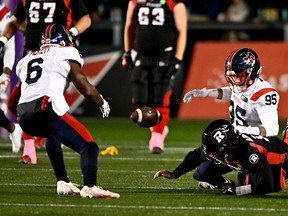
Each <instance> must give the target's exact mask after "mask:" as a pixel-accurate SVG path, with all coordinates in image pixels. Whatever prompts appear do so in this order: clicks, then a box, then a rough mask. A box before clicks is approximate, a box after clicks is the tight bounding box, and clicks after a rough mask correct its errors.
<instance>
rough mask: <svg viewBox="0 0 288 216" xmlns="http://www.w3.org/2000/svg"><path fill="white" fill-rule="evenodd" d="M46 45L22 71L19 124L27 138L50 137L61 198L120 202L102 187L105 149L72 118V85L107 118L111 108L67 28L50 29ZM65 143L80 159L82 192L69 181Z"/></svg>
mask: <svg viewBox="0 0 288 216" xmlns="http://www.w3.org/2000/svg"><path fill="white" fill-rule="evenodd" d="M42 43H43V45H42V46H41V48H40V50H38V51H34V52H32V53H31V54H28V55H26V56H25V57H24V58H23V59H21V60H20V61H19V63H18V64H17V67H16V74H17V76H18V77H19V79H20V80H21V97H20V100H19V104H18V110H17V111H18V115H19V123H20V125H21V127H22V129H23V130H24V131H25V132H26V133H27V134H29V135H31V136H39V137H47V140H46V149H47V153H48V156H49V159H50V161H51V164H52V166H53V169H54V173H55V175H56V179H57V193H58V194H69V193H71V194H80V195H81V196H82V197H84V198H86V197H89V198H92V197H104V198H119V197H120V195H119V194H117V193H113V192H110V191H106V190H103V189H101V188H100V187H97V186H96V182H97V181H96V180H97V170H98V167H97V160H98V154H99V147H98V145H97V144H96V142H95V140H94V139H93V137H92V135H91V134H90V132H89V131H88V130H87V128H86V127H85V126H84V125H82V124H81V123H80V122H79V121H78V120H77V119H75V118H74V117H73V116H72V115H71V114H69V106H68V104H67V102H66V100H65V98H64V95H63V94H64V92H65V89H66V88H67V87H68V85H69V83H70V81H72V83H73V84H74V85H75V87H76V88H77V90H78V91H79V92H80V93H81V94H82V95H83V96H84V97H85V98H86V99H87V100H88V101H90V102H91V103H93V104H96V105H97V106H99V108H100V110H101V112H102V114H103V118H104V117H108V115H109V113H110V108H109V104H108V102H107V101H106V100H105V99H104V98H103V97H102V95H100V94H99V92H98V90H97V89H96V88H95V87H94V86H93V85H91V84H90V83H89V82H88V80H87V78H86V76H85V75H84V73H83V72H82V70H81V67H82V65H83V59H82V56H81V54H80V53H79V52H78V50H77V49H76V48H75V47H73V42H72V38H71V36H70V35H69V33H68V32H67V30H66V29H65V28H64V27H63V26H62V25H59V24H51V25H49V26H48V27H47V29H46V31H45V34H44V36H43V39H42ZM61 143H63V144H64V145H65V146H67V147H69V148H71V149H73V150H74V151H76V152H78V153H79V154H80V164H81V169H82V174H83V185H84V187H83V188H82V190H81V191H80V189H79V188H78V187H76V186H75V185H74V184H73V183H71V181H70V179H69V177H68V175H67V172H66V169H65V165H64V160H63V152H62V149H61Z"/></svg>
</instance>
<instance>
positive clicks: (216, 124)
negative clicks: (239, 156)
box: [202, 119, 237, 162]
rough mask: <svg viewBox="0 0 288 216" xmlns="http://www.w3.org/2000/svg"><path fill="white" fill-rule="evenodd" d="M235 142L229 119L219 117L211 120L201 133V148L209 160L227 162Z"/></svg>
mask: <svg viewBox="0 0 288 216" xmlns="http://www.w3.org/2000/svg"><path fill="white" fill-rule="evenodd" d="M236 142H237V135H236V134H235V133H234V131H233V128H232V125H231V123H230V122H229V121H227V120H224V119H220V120H216V121H213V122H211V123H210V124H209V125H208V126H207V127H206V128H205V130H204V132H203V134H202V149H203V151H204V153H205V154H206V156H207V158H208V159H209V160H213V161H215V162H216V161H224V162H227V159H228V157H229V156H230V154H231V153H232V152H233V150H234V148H235V144H236Z"/></svg>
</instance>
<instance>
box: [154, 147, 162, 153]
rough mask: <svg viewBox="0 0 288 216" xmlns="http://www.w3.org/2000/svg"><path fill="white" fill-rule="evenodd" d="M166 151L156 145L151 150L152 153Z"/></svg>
mask: <svg viewBox="0 0 288 216" xmlns="http://www.w3.org/2000/svg"><path fill="white" fill-rule="evenodd" d="M163 152H164V151H163V150H162V149H161V148H159V147H154V148H153V149H152V151H151V153H152V154H161V153H163Z"/></svg>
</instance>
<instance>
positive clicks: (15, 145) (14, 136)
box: [9, 124, 23, 153]
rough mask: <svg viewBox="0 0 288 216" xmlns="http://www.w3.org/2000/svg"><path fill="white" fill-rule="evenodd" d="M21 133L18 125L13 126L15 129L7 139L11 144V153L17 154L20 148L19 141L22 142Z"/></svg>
mask: <svg viewBox="0 0 288 216" xmlns="http://www.w3.org/2000/svg"><path fill="white" fill-rule="evenodd" d="M22 134H23V131H22V129H21V127H20V125H19V124H15V129H14V131H13V132H12V133H10V135H9V138H10V140H11V142H12V152H13V153H18V152H19V151H20V148H21V140H22Z"/></svg>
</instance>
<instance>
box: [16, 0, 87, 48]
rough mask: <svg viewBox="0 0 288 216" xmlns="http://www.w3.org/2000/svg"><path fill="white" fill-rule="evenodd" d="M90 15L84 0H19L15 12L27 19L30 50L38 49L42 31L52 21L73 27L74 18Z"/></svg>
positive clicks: (26, 46)
mask: <svg viewBox="0 0 288 216" xmlns="http://www.w3.org/2000/svg"><path fill="white" fill-rule="evenodd" d="M85 15H88V11H87V8H86V7H85V5H84V4H83V2H82V0H19V2H18V5H17V8H16V10H15V12H14V16H16V17H17V18H18V19H20V20H26V21H27V28H26V32H25V36H26V44H25V48H26V49H28V50H32V51H35V50H38V49H39V44H40V39H41V35H42V33H43V32H44V31H45V29H46V27H47V26H48V25H49V24H51V23H57V24H61V25H63V26H65V27H66V28H67V29H69V28H71V27H72V23H73V20H78V19H79V18H81V17H82V16H85Z"/></svg>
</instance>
